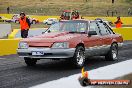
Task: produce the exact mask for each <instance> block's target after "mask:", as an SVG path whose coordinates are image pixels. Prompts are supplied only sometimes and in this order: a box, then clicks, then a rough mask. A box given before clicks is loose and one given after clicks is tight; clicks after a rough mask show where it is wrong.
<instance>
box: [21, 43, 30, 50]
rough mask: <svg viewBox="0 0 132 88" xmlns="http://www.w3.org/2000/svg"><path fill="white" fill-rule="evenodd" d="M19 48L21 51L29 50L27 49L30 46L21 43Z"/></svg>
mask: <svg viewBox="0 0 132 88" xmlns="http://www.w3.org/2000/svg"><path fill="white" fill-rule="evenodd" d="M19 48H20V49H27V48H28V44H27V43H25V42H20V43H19Z"/></svg>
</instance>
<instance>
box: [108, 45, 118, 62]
mask: <svg viewBox="0 0 132 88" xmlns="http://www.w3.org/2000/svg"><path fill="white" fill-rule="evenodd" d="M105 59H106V60H107V61H114V60H117V59H118V45H117V44H116V43H113V44H112V45H111V47H110V50H109V52H108V53H107V55H106V56H105Z"/></svg>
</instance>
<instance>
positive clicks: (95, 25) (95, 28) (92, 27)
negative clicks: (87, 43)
mask: <svg viewBox="0 0 132 88" xmlns="http://www.w3.org/2000/svg"><path fill="white" fill-rule="evenodd" d="M89 31H96V33H97V34H98V35H100V33H99V28H98V26H97V24H96V22H94V21H93V22H91V23H90V29H89Z"/></svg>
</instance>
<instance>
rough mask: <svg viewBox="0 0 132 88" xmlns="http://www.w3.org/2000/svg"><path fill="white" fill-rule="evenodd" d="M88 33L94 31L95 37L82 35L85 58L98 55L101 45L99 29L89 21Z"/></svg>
mask: <svg viewBox="0 0 132 88" xmlns="http://www.w3.org/2000/svg"><path fill="white" fill-rule="evenodd" d="M88 29H89V30H88V32H89V31H96V33H97V35H92V36H88V34H84V35H83V41H84V44H85V48H86V50H85V51H86V56H92V55H98V54H99V53H100V51H99V47H100V46H101V45H102V41H100V40H101V37H100V33H99V28H98V26H97V24H96V22H95V21H91V22H90V23H89V27H88Z"/></svg>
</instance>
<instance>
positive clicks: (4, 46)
mask: <svg viewBox="0 0 132 88" xmlns="http://www.w3.org/2000/svg"><path fill="white" fill-rule="evenodd" d="M19 41H20V39H0V56H3V55H11V54H16V49H17V48H18V43H19Z"/></svg>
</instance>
